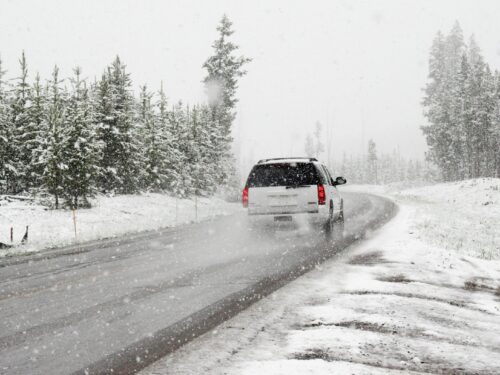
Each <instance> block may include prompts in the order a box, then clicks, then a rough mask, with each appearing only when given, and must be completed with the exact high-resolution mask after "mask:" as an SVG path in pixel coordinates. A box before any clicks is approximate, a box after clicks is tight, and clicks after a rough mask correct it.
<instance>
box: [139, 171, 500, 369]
mask: <svg viewBox="0 0 500 375" xmlns="http://www.w3.org/2000/svg"><path fill="white" fill-rule="evenodd" d="M499 186H500V180H499V179H485V180H473V181H466V182H462V183H453V184H440V185H435V186H430V187H419V188H412V189H409V190H401V189H385V190H384V191H382V190H381V189H380V188H377V189H379V190H378V193H383V194H385V195H390V196H392V197H394V199H395V200H396V201H397V202H398V204H399V206H400V211H399V213H398V214H397V216H396V218H395V219H394V220H392V221H391V222H390V223H389V224H388V225H386V226H385V227H384V228H382V229H381V230H379V231H377V232H375V233H373V234H372V236H371V238H369V239H367V240H365V241H364V242H363V243H361V244H360V245H356V246H352V247H351V248H349V249H347V251H344V252H342V253H341V254H339V255H338V256H337V257H336V258H335V259H332V260H331V261H328V262H326V263H324V264H323V265H321V266H318V267H317V269H316V270H314V271H312V272H309V273H308V274H306V275H304V276H302V277H300V278H299V279H297V280H295V281H294V282H292V283H290V284H288V285H287V286H285V287H284V288H282V289H280V290H278V291H277V292H275V293H273V294H271V295H270V296H269V297H267V298H265V299H263V300H261V301H259V302H258V303H256V304H255V305H253V306H252V307H251V308H249V309H247V310H245V311H244V312H242V313H241V314H239V315H238V316H236V317H235V318H233V319H231V320H229V321H227V322H226V323H224V324H222V325H220V326H219V327H218V328H217V329H215V330H213V331H212V332H209V333H207V334H205V335H204V336H202V337H200V338H199V339H197V340H194V341H192V342H191V343H189V344H188V345H186V346H184V347H183V348H181V349H180V350H178V351H177V352H175V353H173V354H172V355H170V356H168V357H166V358H164V359H163V360H161V361H159V362H157V363H156V364H153V365H152V366H150V367H149V368H147V369H145V370H144V374H199V373H212V374H388V373H390V374H408V373H415V374H417V373H446V374H495V373H496V374H498V373H500V260H498V258H499V251H498V247H499V235H500V233H499V232H500V225H498V223H499V220H500V207H499V204H500V200H499V198H500V192H499ZM353 189H358V190H360V189H363V190H366V187H354V188H351V190H353ZM374 190H375V188H371V187H369V188H368V191H371V192H377V191H374ZM484 258H486V259H484ZM490 258H496V259H497V260H489V259H490Z"/></svg>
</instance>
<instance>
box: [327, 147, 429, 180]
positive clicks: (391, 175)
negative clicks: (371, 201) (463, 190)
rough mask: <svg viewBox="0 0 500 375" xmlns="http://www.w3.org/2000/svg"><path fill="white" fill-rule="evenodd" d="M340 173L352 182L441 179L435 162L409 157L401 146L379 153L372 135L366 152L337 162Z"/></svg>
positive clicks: (338, 172)
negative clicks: (404, 153)
mask: <svg viewBox="0 0 500 375" xmlns="http://www.w3.org/2000/svg"><path fill="white" fill-rule="evenodd" d="M335 166H336V168H334V170H335V171H336V173H337V174H338V175H341V176H346V177H347V178H348V181H349V183H355V184H374V185H378V184H381V185H385V184H392V183H399V182H406V183H422V182H430V181H436V180H437V179H438V176H437V173H436V170H435V168H434V167H433V165H432V164H430V163H429V162H426V161H422V160H419V159H411V158H410V159H408V158H405V157H404V156H402V155H401V153H400V152H399V150H398V149H395V150H393V151H392V152H387V153H379V152H378V151H377V145H376V143H375V141H374V140H372V139H370V140H369V141H368V145H367V151H366V154H365V155H347V154H345V153H344V155H343V157H342V159H341V160H340V161H339V162H336V163H335Z"/></svg>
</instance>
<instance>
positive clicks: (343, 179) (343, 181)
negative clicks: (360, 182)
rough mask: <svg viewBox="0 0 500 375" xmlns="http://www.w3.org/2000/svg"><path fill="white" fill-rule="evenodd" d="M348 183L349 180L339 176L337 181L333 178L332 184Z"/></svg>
mask: <svg viewBox="0 0 500 375" xmlns="http://www.w3.org/2000/svg"><path fill="white" fill-rule="evenodd" d="M346 183H347V180H346V179H345V178H344V177H337V178H336V179H335V181H333V178H332V184H333V186H337V185H345V184H346Z"/></svg>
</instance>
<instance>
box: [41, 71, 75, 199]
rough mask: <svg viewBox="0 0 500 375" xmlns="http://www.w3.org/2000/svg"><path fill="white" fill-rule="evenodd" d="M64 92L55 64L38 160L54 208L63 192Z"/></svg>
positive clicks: (65, 167) (64, 166) (65, 166)
mask: <svg viewBox="0 0 500 375" xmlns="http://www.w3.org/2000/svg"><path fill="white" fill-rule="evenodd" d="M65 105H66V93H65V92H64V91H63V89H62V88H61V81H60V80H59V69H58V68H57V66H56V67H55V68H54V70H53V73H52V79H51V81H50V82H49V88H48V95H47V103H46V109H45V116H44V123H43V127H45V128H46V129H47V134H46V137H45V142H44V145H43V146H42V149H43V152H42V154H41V155H40V162H41V163H42V164H43V167H44V168H43V176H42V177H43V187H44V188H45V189H47V191H48V192H49V193H50V194H52V195H53V196H54V204H55V208H59V205H60V198H61V197H62V196H63V194H64V185H63V184H64V173H65V170H67V168H68V167H67V165H66V164H65V161H64V155H63V149H64V137H63V130H64V129H63V126H64V120H65V110H66V108H65Z"/></svg>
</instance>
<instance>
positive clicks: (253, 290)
mask: <svg viewBox="0 0 500 375" xmlns="http://www.w3.org/2000/svg"><path fill="white" fill-rule="evenodd" d="M344 199H345V202H346V203H345V214H346V220H347V223H346V232H347V235H346V237H345V240H344V241H343V242H342V243H339V244H337V246H336V247H335V248H331V247H327V246H326V244H325V243H324V240H323V237H322V236H318V235H317V233H315V232H313V231H307V230H303V229H301V230H298V231H293V232H291V231H284V232H281V233H278V234H276V235H273V236H269V235H263V236H260V237H257V238H256V237H255V236H252V234H251V233H249V232H248V231H247V230H246V226H245V216H244V215H242V214H236V215H232V216H228V217H223V218H220V219H217V220H214V221H212V222H206V223H200V224H195V225H191V226H184V227H181V228H179V229H175V230H169V231H165V232H160V233H157V234H152V235H151V236H146V237H139V238H136V239H135V240H134V239H130V240H128V241H126V242H124V243H123V244H122V245H117V244H116V243H114V242H111V243H110V244H108V245H105V246H104V247H103V248H91V249H89V251H83V252H77V253H70V254H66V255H61V256H53V257H49V258H47V259H45V260H36V261H30V262H22V263H18V264H8V263H3V266H2V264H0V373H2V374H4V373H5V374H28V373H29V374H67V373H72V372H81V373H83V372H84V371H85V370H87V371H88V372H89V373H102V372H109V371H110V369H111V368H113V369H114V370H115V373H131V372H133V371H136V370H138V369H140V368H143V367H145V366H146V365H147V364H149V363H151V362H152V361H153V360H155V359H157V358H159V357H160V356H163V355H165V354H167V353H169V352H170V351H172V350H174V349H175V348H177V347H179V346H180V345H181V344H183V343H184V342H185V341H189V340H190V339H192V338H193V337H196V336H197V335H200V334H201V333H203V332H206V331H208V330H209V329H211V328H213V327H215V325H217V324H219V323H220V322H222V321H224V320H226V319H228V318H229V317H231V316H234V315H235V314H236V313H237V312H239V311H241V310H242V309H244V308H245V307H247V306H248V305H249V304H251V303H253V302H254V301H255V300H257V299H259V298H260V297H261V296H263V295H266V294H269V293H270V292H272V291H273V290H276V289H277V288H278V287H280V286H282V285H283V284H285V283H286V282H288V281H289V280H291V279H293V278H295V277H297V276H298V275H300V274H303V273H304V272H306V271H307V270H310V269H311V268H313V267H315V266H317V265H318V264H319V263H320V262H321V261H322V260H324V259H325V258H327V257H330V256H331V255H333V254H334V253H335V252H338V251H340V249H342V248H344V247H346V246H347V245H348V244H349V243H352V242H353V241H355V240H356V239H358V238H360V237H362V236H363V234H364V233H365V232H366V231H370V230H371V229H373V228H374V227H376V226H379V225H381V224H382V223H384V222H385V221H387V220H388V219H389V218H390V217H391V216H392V213H393V212H394V211H395V206H394V204H393V203H391V202H390V201H389V200H386V199H383V198H379V197H374V196H370V195H366V194H359V193H358V194H353V193H351V194H347V193H346V194H345V196H344Z"/></svg>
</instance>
